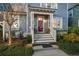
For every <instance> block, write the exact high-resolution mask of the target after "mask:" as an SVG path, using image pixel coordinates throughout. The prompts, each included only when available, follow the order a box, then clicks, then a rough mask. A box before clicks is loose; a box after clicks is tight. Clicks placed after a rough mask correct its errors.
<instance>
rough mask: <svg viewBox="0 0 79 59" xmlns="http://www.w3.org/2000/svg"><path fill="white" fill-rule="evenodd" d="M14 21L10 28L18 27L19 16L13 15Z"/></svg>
mask: <svg viewBox="0 0 79 59" xmlns="http://www.w3.org/2000/svg"><path fill="white" fill-rule="evenodd" d="M14 19H16V21H15V22H14V23H13V25H12V29H19V16H15V17H14Z"/></svg>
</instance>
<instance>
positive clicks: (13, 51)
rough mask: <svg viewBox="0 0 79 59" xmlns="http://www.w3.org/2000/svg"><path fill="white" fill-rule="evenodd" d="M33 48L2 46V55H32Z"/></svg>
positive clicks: (0, 51) (0, 52) (0, 53)
mask: <svg viewBox="0 0 79 59" xmlns="http://www.w3.org/2000/svg"><path fill="white" fill-rule="evenodd" d="M31 55H32V48H26V47H21V46H10V47H9V46H3V45H2V46H1V47H0V56H31Z"/></svg>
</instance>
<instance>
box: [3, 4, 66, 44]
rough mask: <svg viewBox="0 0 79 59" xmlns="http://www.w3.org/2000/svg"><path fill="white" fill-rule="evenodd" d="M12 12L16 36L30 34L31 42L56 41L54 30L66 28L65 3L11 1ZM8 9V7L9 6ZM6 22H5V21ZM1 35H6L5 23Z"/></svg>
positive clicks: (13, 29)
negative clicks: (13, 13)
mask: <svg viewBox="0 0 79 59" xmlns="http://www.w3.org/2000/svg"><path fill="white" fill-rule="evenodd" d="M10 6H11V9H12V11H13V12H16V14H15V17H14V19H17V21H15V22H14V24H13V26H12V31H13V33H14V34H15V36H16V37H17V36H18V35H19V34H20V33H21V34H22V35H23V37H26V35H27V34H31V35H32V43H33V44H45V43H53V42H56V30H67V28H68V24H67V22H68V19H67V4H57V3H28V4H27V3H18V4H17V3H12V4H10ZM9 9H10V8H9ZM5 24H6V23H5ZM3 28H4V29H5V30H3V31H4V32H3V37H4V38H5V37H7V36H8V34H7V32H8V28H7V25H5V26H4V27H3Z"/></svg>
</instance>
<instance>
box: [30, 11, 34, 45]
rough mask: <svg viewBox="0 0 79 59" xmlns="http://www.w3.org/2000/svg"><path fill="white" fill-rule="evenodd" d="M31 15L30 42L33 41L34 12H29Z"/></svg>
mask: <svg viewBox="0 0 79 59" xmlns="http://www.w3.org/2000/svg"><path fill="white" fill-rule="evenodd" d="M30 17H31V34H32V44H33V43H34V13H33V12H31V13H30Z"/></svg>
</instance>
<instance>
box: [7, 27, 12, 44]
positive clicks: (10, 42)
mask: <svg viewBox="0 0 79 59" xmlns="http://www.w3.org/2000/svg"><path fill="white" fill-rule="evenodd" d="M8 41H9V42H8V45H11V44H12V39H11V26H10V27H9V40H8Z"/></svg>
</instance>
